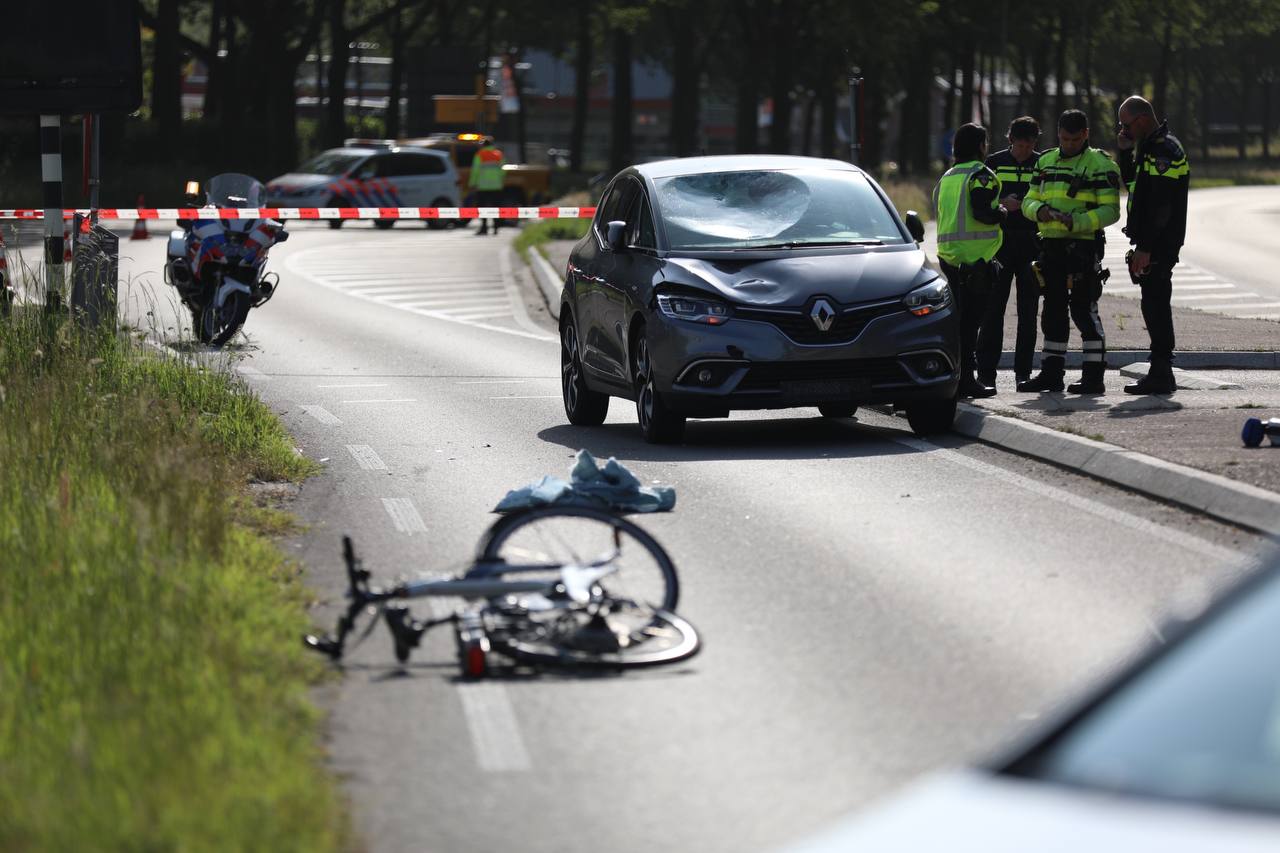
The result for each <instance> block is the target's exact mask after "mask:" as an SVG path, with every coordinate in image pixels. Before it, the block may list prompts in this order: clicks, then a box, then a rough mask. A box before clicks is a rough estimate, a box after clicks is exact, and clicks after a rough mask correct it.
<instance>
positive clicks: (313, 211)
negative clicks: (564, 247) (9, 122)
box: [0, 207, 596, 221]
mask: <svg viewBox="0 0 1280 853" xmlns="http://www.w3.org/2000/svg"><path fill="white" fill-rule="evenodd" d="M76 213H80V214H83V215H85V216H88V215H89V211H88V210H79V211H75V210H65V211H63V213H62V215H63V218H65V219H70V218H72V217H73V216H75V214H76ZM595 215H596V209H595V208H594V207H216V208H215V207H103V208H99V210H98V218H99V219H122V220H130V221H132V220H136V219H281V220H291V219H304V220H307V219H315V220H325V219H591V218H592V217H593V216H595ZM43 218H44V211H43V210H40V209H39V208H30V207H27V208H11V209H0V220H4V219H43Z"/></svg>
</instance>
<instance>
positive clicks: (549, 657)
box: [304, 506, 700, 678]
mask: <svg viewBox="0 0 1280 853" xmlns="http://www.w3.org/2000/svg"><path fill="white" fill-rule="evenodd" d="M343 552H344V553H343V556H344V559H345V561H346V570H347V582H348V590H347V597H348V598H349V599H350V602H349V604H348V606H347V609H346V612H345V613H344V614H343V615H342V616H341V617H340V618H339V619H338V624H337V630H336V635H335V636H329V635H324V636H316V635H308V636H306V637H305V638H304V642H305V643H306V644H307V646H308V647H310V648H312V649H314V650H316V651H318V652H322V653H324V654H326V655H328V656H329V657H330V658H332V659H334V660H340V659H341V658H342V657H343V654H344V653H345V652H346V651H347V648H348V646H347V638H348V636H349V635H350V634H351V632H352V631H353V630H355V628H356V623H357V621H358V620H359V618H360V617H361V616H362V615H366V614H368V613H369V612H372V614H373V617H374V618H372V619H371V620H370V621H369V623H368V624H367V626H366V628H365V630H364V632H363V634H361V635H360V637H359V638H358V639H357V641H356V642H359V641H360V640H363V639H364V638H365V637H367V636H369V634H370V633H371V632H372V631H373V629H374V628H375V627H376V625H377V621H378V619H377V617H378V616H379V615H380V616H381V617H382V619H383V620H384V621H385V622H386V624H387V627H388V628H389V629H390V631H391V636H392V640H393V644H394V648H395V655H396V659H397V660H398V661H400V662H401V663H404V662H406V661H407V660H408V659H409V656H410V654H411V653H412V651H413V649H415V648H417V646H418V644H419V643H420V642H421V639H422V637H423V635H424V634H425V633H426V632H427V631H429V630H430V629H432V628H435V627H438V626H441V625H452V626H453V629H454V634H455V637H456V640H457V650H458V664H459V667H460V669H461V672H462V675H463V676H464V677H467V678H480V677H483V676H485V675H486V674H488V672H489V669H490V663H491V659H492V657H493V656H494V655H498V656H500V657H502V658H505V659H507V660H509V661H511V662H513V663H516V664H522V665H528V666H533V667H539V668H540V667H574V668H607V669H623V668H629V667H638V666H652V665H656V664H665V663H675V662H676V661H681V660H685V659H687V658H690V657H692V656H693V655H695V654H697V652H698V649H699V647H700V640H699V638H698V634H697V632H696V631H695V630H694V628H693V626H692V625H690V624H689V623H688V622H687V621H685V620H684V619H682V618H681V617H679V616H677V615H676V614H675V613H674V612H673V611H674V608H675V606H676V602H677V599H678V597H679V585H678V581H677V579H676V571H675V565H674V564H673V563H672V561H671V558H670V556H669V555H668V554H667V553H666V551H664V550H663V548H662V546H660V545H659V544H658V543H657V541H656V540H654V538H653V537H652V536H650V535H649V534H648V533H646V532H645V531H644V530H643V529H642V528H640V527H639V526H637V525H636V524H634V523H632V522H630V521H628V520H626V519H624V518H621V517H619V516H618V515H615V514H613V513H611V512H609V511H607V510H603V509H595V508H592V507H575V506H553V507H544V508H539V509H532V510H527V511H523V512H519V513H516V514H513V515H508V516H505V517H503V518H500V519H499V520H498V521H497V522H495V523H494V525H493V526H492V527H490V528H489V530H488V531H486V532H485V534H484V536H483V537H482V538H481V540H480V545H479V548H478V551H477V555H476V559H475V561H474V563H473V564H472V565H471V566H470V567H469V568H468V569H467V570H466V571H465V572H462V573H460V574H457V575H453V576H446V577H441V578H426V579H417V580H406V581H399V582H396V583H394V584H393V585H391V586H388V587H377V586H374V585H373V584H372V580H373V578H372V574H371V573H370V572H369V571H368V570H367V569H365V568H364V567H363V565H362V562H361V560H360V559H359V558H358V557H357V556H356V553H355V547H354V545H353V544H352V542H351V539H350V538H344V540H343ZM423 597H436V598H460V599H462V600H463V601H464V604H463V605H462V606H461V607H458V608H457V609H455V610H454V611H453V612H451V613H449V614H448V615H444V616H439V617H436V618H428V619H424V620H419V619H416V618H414V616H413V615H412V613H410V611H409V609H408V606H407V605H406V604H405V603H404V602H405V601H407V600H408V599H414V598H423Z"/></svg>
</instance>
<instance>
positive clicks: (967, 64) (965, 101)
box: [956, 40, 973, 127]
mask: <svg viewBox="0 0 1280 853" xmlns="http://www.w3.org/2000/svg"><path fill="white" fill-rule="evenodd" d="M971 121H973V42H971V41H969V40H966V41H965V43H964V54H963V56H961V58H960V115H959V116H958V117H957V120H956V126H957V127H959V126H960V125H962V124H968V123H969V122H971Z"/></svg>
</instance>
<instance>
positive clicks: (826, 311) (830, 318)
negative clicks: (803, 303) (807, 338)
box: [809, 299, 836, 332]
mask: <svg viewBox="0 0 1280 853" xmlns="http://www.w3.org/2000/svg"><path fill="white" fill-rule="evenodd" d="M809 319H810V320H812V321H813V325H815V326H817V327H818V331H819V332H826V331H829V330H830V329H831V324H832V323H834V322H835V321H836V309H834V308H832V307H831V303H830V302H828V301H827V300H825V299H819V300H818V301H817V302H815V303H813V307H812V308H810V309H809Z"/></svg>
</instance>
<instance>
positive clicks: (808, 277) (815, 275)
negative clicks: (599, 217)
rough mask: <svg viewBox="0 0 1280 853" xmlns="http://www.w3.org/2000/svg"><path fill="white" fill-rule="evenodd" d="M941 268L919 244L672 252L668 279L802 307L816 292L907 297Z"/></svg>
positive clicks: (846, 298)
mask: <svg viewBox="0 0 1280 853" xmlns="http://www.w3.org/2000/svg"><path fill="white" fill-rule="evenodd" d="M938 275H939V272H938V269H937V267H936V266H935V265H934V264H933V262H931V261H930V260H929V259H928V258H927V256H926V255H925V253H924V252H923V251H921V250H920V249H918V248H915V247H894V248H892V249H887V250H886V249H874V250H866V249H863V250H858V251H843V252H825V251H824V252H804V253H791V254H787V255H785V256H779V255H778V254H776V253H771V254H769V255H768V256H765V257H760V256H759V255H758V254H753V255H752V256H748V257H735V256H733V255H729V254H727V253H726V254H725V255H716V256H714V257H712V256H707V255H703V256H700V257H681V256H669V257H667V258H666V259H665V263H664V265H663V270H662V278H663V280H664V281H666V282H669V283H671V284H683V285H688V286H693V287H699V288H700V289H707V288H709V289H711V290H713V291H715V292H717V293H719V294H720V295H721V296H723V297H724V298H725V299H727V300H729V301H731V302H735V303H738V304H741V305H752V306H767V307H796V306H801V305H803V304H804V303H805V302H806V300H808V299H809V298H810V297H812V296H814V295H815V294H822V295H823V296H828V297H831V298H833V299H835V300H836V301H838V302H841V303H843V304H846V305H847V304H853V303H860V302H874V301H877V300H882V299H890V298H895V297H898V296H902V295H903V294H905V293H907V292H908V291H909V290H911V289H913V288H915V287H919V286H920V285H922V284H925V283H927V282H930V281H932V280H933V279H934V278H936V277H937V276H938Z"/></svg>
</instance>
